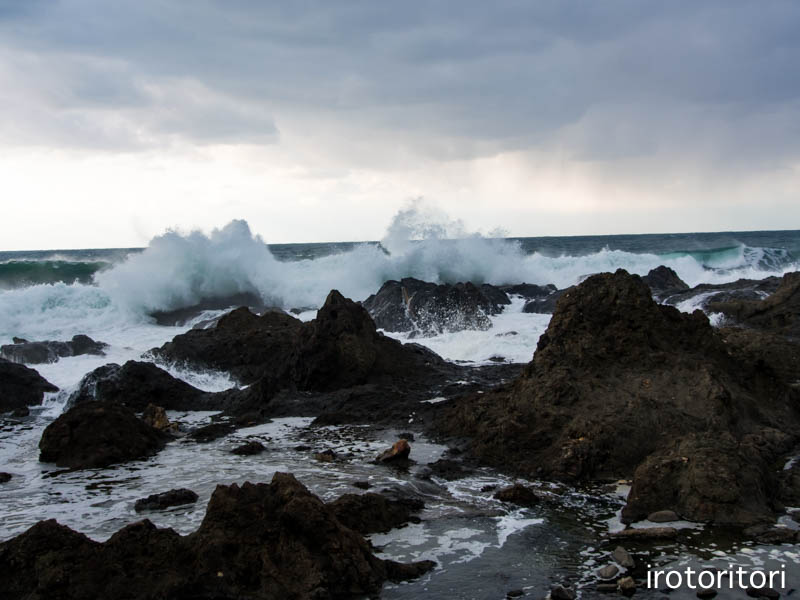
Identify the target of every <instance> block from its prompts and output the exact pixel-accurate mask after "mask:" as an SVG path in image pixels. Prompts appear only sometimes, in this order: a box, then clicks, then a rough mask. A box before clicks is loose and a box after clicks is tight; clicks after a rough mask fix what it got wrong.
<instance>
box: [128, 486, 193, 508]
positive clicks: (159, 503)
mask: <svg viewBox="0 0 800 600" xmlns="http://www.w3.org/2000/svg"><path fill="white" fill-rule="evenodd" d="M197 498H198V496H197V494H195V493H194V492H193V491H192V490H187V489H186V488H180V489H175V490H169V491H168V492H161V493H160V494H151V495H150V496H148V497H147V498H142V499H140V500H137V501H136V504H134V505H133V509H134V510H135V511H136V512H142V511H144V510H164V509H166V508H169V507H170V506H181V505H183V504H194V503H195V502H197Z"/></svg>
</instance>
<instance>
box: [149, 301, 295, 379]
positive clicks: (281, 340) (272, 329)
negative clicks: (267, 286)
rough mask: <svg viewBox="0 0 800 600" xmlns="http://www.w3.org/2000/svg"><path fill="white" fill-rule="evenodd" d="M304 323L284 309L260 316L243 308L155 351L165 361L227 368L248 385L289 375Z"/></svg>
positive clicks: (176, 338) (154, 353)
mask: <svg viewBox="0 0 800 600" xmlns="http://www.w3.org/2000/svg"><path fill="white" fill-rule="evenodd" d="M302 326H303V323H302V322H301V321H300V320H298V319H295V318H294V317H292V316H291V315H288V314H286V313H284V312H280V311H268V312H266V313H265V314H264V315H263V316H260V317H259V316H258V315H255V314H253V313H251V312H250V311H249V310H248V309H247V308H245V307H242V308H237V309H236V310H234V311H232V312H230V313H228V314H227V315H225V316H223V317H222V318H221V319H220V320H219V321H218V322H217V324H216V326H215V327H210V328H208V329H192V330H189V331H187V332H186V333H184V334H181V335H178V336H175V338H174V339H173V340H172V341H171V342H167V343H166V344H164V345H163V346H161V348H157V349H154V350H152V351H151V352H152V353H153V355H154V356H156V357H158V358H163V359H165V360H169V361H175V362H179V363H187V364H191V365H194V366H198V367H204V368H211V369H219V370H222V371H227V372H229V373H230V374H231V375H233V377H235V378H236V380H237V381H239V383H242V384H245V385H247V384H250V383H253V382H254V381H256V380H258V379H260V378H261V377H264V376H267V377H270V378H273V379H274V378H280V377H282V376H283V375H284V374H285V371H286V365H287V364H291V362H292V361H293V359H294V356H295V354H296V352H297V337H298V333H299V330H300V329H301V328H302Z"/></svg>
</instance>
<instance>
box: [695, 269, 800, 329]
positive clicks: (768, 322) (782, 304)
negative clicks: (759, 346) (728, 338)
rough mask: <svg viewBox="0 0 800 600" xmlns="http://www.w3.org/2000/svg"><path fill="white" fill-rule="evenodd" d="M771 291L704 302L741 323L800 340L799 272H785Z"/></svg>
mask: <svg viewBox="0 0 800 600" xmlns="http://www.w3.org/2000/svg"><path fill="white" fill-rule="evenodd" d="M779 281H780V285H779V286H778V288H777V289H776V290H775V291H774V293H773V294H771V295H770V296H768V297H767V298H764V299H756V300H751V299H741V300H740V299H726V301H719V300H717V301H715V302H710V303H709V304H708V310H710V311H713V312H720V313H722V314H723V315H725V316H726V317H728V318H729V319H731V320H733V321H734V322H735V323H737V324H739V325H742V326H744V327H749V328H753V329H759V330H763V331H767V332H769V333H774V334H778V335H783V336H786V337H789V338H791V339H794V340H795V341H797V340H800V272H793V273H787V274H786V275H784V276H783V278H782V279H781V280H779Z"/></svg>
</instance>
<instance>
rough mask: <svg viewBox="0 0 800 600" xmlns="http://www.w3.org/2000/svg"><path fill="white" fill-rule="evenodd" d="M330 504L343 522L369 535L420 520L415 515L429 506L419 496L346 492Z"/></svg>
mask: <svg viewBox="0 0 800 600" xmlns="http://www.w3.org/2000/svg"><path fill="white" fill-rule="evenodd" d="M328 506H330V507H331V509H332V510H333V512H334V514H336V518H337V519H339V522H341V523H342V524H343V525H345V526H347V527H349V528H350V529H353V530H355V531H358V532H360V533H363V534H365V535H366V534H368V533H385V532H387V531H389V530H390V529H394V528H395V527H400V526H401V525H405V524H406V523H408V522H409V521H414V522H419V519H418V518H416V517H414V516H412V515H413V513H415V512H419V511H420V510H422V509H423V508H425V504H424V503H423V502H422V501H421V500H417V499H416V498H402V499H393V498H387V497H385V496H383V495H381V494H373V493H371V492H368V493H366V494H344V495H343V496H341V497H339V498H337V499H336V500H334V501H333V502H331V503H329V504H328Z"/></svg>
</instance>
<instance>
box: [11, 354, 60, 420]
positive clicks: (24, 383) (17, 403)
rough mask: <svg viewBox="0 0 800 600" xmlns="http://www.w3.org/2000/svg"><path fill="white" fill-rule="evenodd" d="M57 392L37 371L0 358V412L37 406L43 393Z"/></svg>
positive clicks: (42, 397)
mask: <svg viewBox="0 0 800 600" xmlns="http://www.w3.org/2000/svg"><path fill="white" fill-rule="evenodd" d="M57 391H58V388H57V387H56V386H54V385H53V384H52V383H50V382H49V381H47V380H46V379H45V378H44V377H42V376H41V375H39V373H38V371H36V370H34V369H31V368H29V367H26V366H25V365H20V364H17V363H13V362H11V361H9V360H6V359H4V358H0V412H6V411H12V410H17V409H23V408H25V407H27V406H36V405H39V404H41V403H42V400H43V399H44V394H45V392H57Z"/></svg>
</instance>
